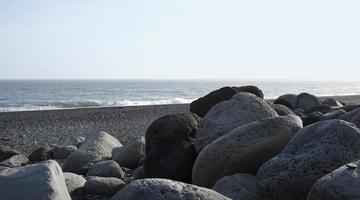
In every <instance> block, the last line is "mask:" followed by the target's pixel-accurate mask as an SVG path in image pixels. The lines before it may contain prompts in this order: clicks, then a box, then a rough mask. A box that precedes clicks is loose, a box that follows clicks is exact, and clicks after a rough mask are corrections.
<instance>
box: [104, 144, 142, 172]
mask: <svg viewBox="0 0 360 200" xmlns="http://www.w3.org/2000/svg"><path fill="white" fill-rule="evenodd" d="M144 155H145V138H144V137H140V138H139V139H137V140H134V141H133V142H131V143H128V144H125V145H124V146H122V147H119V148H115V149H114V150H113V151H112V158H111V159H113V160H115V161H116V162H117V163H119V165H120V166H122V167H127V168H129V169H135V168H136V167H137V166H138V164H139V161H140V160H141V159H142V158H143V157H144Z"/></svg>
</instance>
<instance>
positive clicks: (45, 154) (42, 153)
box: [29, 147, 52, 162]
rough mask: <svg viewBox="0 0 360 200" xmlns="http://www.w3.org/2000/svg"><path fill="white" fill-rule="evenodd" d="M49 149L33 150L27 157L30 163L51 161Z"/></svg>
mask: <svg viewBox="0 0 360 200" xmlns="http://www.w3.org/2000/svg"><path fill="white" fill-rule="evenodd" d="M51 157H52V156H51V148H50V147H39V148H37V149H35V150H34V151H33V152H31V153H30V155H29V160H30V161H31V162H41V161H45V160H49V159H51Z"/></svg>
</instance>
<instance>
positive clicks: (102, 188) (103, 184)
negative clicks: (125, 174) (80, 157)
mask: <svg viewBox="0 0 360 200" xmlns="http://www.w3.org/2000/svg"><path fill="white" fill-rule="evenodd" d="M124 186H125V183H124V181H122V180H121V179H118V178H113V177H106V178H104V177H95V176H94V177H90V178H89V179H88V180H87V181H86V183H85V185H84V192H85V193H86V194H92V195H105V196H112V195H114V194H115V193H117V192H118V191H119V190H121V189H122V188H123V187H124ZM133 200H135V199H133Z"/></svg>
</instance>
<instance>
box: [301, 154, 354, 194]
mask: <svg viewBox="0 0 360 200" xmlns="http://www.w3.org/2000/svg"><path fill="white" fill-rule="evenodd" d="M359 167H360V161H357V162H354V163H348V164H346V165H343V166H341V167H340V168H338V169H336V170H335V171H333V172H331V173H330V174H327V175H326V176H324V177H322V178H321V179H319V180H318V181H317V182H316V183H315V184H314V185H313V187H312V188H311V190H310V192H309V194H308V198H307V199H308V200H356V199H360V177H359V174H360V168H359Z"/></svg>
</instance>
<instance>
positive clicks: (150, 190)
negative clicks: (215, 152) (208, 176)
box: [111, 179, 230, 200]
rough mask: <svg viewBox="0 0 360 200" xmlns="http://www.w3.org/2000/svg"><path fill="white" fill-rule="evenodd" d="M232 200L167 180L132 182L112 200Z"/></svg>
mask: <svg viewBox="0 0 360 200" xmlns="http://www.w3.org/2000/svg"><path fill="white" fill-rule="evenodd" d="M134 199H136V200H155V199H156V200H230V199H229V198H227V197H225V196H223V195H221V194H219V193H217V192H215V191H213V190H210V189H206V188H202V187H198V186H195V185H190V184H185V183H181V182H177V181H172V180H167V179H141V180H136V181H133V182H131V183H130V184H129V185H127V186H126V187H124V188H123V189H122V190H120V191H119V192H118V193H116V194H115V195H114V196H113V198H112V199H111V200H134Z"/></svg>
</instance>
